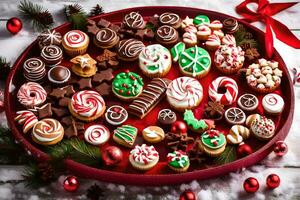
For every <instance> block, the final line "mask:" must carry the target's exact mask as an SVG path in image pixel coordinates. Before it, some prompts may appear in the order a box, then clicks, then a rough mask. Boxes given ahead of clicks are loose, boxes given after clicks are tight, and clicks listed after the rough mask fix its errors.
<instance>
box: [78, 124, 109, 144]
mask: <svg viewBox="0 0 300 200" xmlns="http://www.w3.org/2000/svg"><path fill="white" fill-rule="evenodd" d="M109 137H110V133H109V130H108V129H107V128H106V127H105V126H103V125H100V124H97V125H92V126H90V127H88V128H87V129H86V130H85V132H84V139H85V141H87V142H88V143H90V144H92V145H102V144H104V143H105V142H107V141H108V139H109Z"/></svg>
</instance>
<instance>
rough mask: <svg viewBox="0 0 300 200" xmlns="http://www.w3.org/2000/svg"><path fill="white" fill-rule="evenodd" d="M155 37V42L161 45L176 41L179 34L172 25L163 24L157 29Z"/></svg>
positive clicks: (171, 43)
mask: <svg viewBox="0 0 300 200" xmlns="http://www.w3.org/2000/svg"><path fill="white" fill-rule="evenodd" d="M155 38H156V40H157V42H159V43H161V44H163V45H173V44H175V43H176V42H178V39H179V35H178V32H177V31H176V29H175V28H173V27H172V26H168V25H163V26H161V27H159V28H158V29H157V31H156V34H155Z"/></svg>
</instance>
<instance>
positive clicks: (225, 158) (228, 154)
mask: <svg viewBox="0 0 300 200" xmlns="http://www.w3.org/2000/svg"><path fill="white" fill-rule="evenodd" d="M235 160H236V147H235V146H233V145H228V146H227V147H226V148H225V150H224V151H223V153H222V154H221V155H220V156H218V157H216V158H215V159H213V163H215V164H217V165H222V164H226V163H230V162H233V161H235Z"/></svg>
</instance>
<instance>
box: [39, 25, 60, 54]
mask: <svg viewBox="0 0 300 200" xmlns="http://www.w3.org/2000/svg"><path fill="white" fill-rule="evenodd" d="M37 40H38V43H39V46H40V48H41V49H42V48H43V47H44V46H49V45H57V46H60V45H61V41H62V36H61V34H60V33H59V32H57V31H56V30H50V29H47V30H45V31H43V32H42V33H41V34H40V35H39V36H38V38H37Z"/></svg>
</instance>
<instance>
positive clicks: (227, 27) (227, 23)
mask: <svg viewBox="0 0 300 200" xmlns="http://www.w3.org/2000/svg"><path fill="white" fill-rule="evenodd" d="M238 27H239V24H238V22H237V20H236V19H233V18H227V19H225V20H224V21H223V30H224V32H225V33H230V34H232V33H235V32H236V31H237V30H238Z"/></svg>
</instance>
